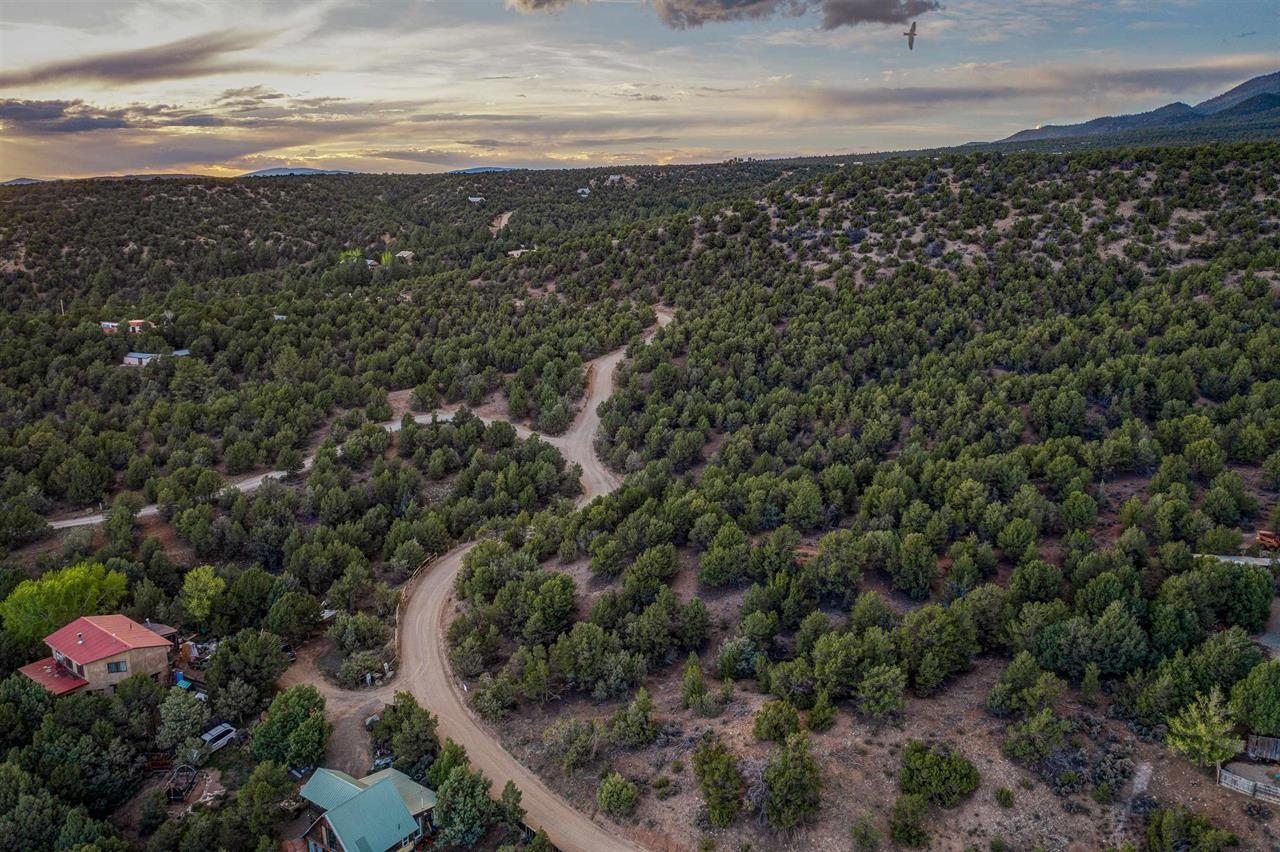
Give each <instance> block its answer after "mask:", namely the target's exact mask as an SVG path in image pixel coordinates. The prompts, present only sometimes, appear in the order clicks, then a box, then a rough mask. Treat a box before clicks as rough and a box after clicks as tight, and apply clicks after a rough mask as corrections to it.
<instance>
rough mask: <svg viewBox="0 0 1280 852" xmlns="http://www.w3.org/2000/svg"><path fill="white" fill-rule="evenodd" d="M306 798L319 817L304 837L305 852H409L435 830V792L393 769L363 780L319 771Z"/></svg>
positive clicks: (309, 783) (307, 787)
mask: <svg viewBox="0 0 1280 852" xmlns="http://www.w3.org/2000/svg"><path fill="white" fill-rule="evenodd" d="M302 797H303V798H304V799H306V800H307V801H308V802H310V803H311V804H312V805H313V806H314V807H315V808H316V809H317V810H318V811H319V812H320V815H319V816H318V817H317V818H316V820H315V822H313V823H312V824H311V827H310V828H308V829H307V831H306V833H305V834H303V835H302V839H303V840H304V841H306V844H307V852H391V850H400V849H411V848H413V847H414V846H415V845H416V844H417V842H418V841H419V840H421V839H422V838H423V837H426V836H427V835H429V834H430V833H431V831H432V826H431V810H432V809H433V808H434V807H435V806H436V794H435V792H434V791H432V790H430V789H429V788H427V787H424V786H422V785H421V784H419V783H417V782H416V781H414V780H413V779H412V778H410V777H409V776H408V775H405V774H404V773H403V772H398V771H396V770H395V769H384V770H382V771H381V772H375V773H373V774H372V775H366V776H365V777H363V778H352V777H351V776H350V775H348V774H347V773H345V772H339V771H338V770H336V769H317V770H316V772H315V774H314V775H312V776H311V778H310V780H308V781H307V783H306V784H305V785H303V787H302Z"/></svg>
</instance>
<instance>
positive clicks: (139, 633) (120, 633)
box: [44, 615, 170, 666]
mask: <svg viewBox="0 0 1280 852" xmlns="http://www.w3.org/2000/svg"><path fill="white" fill-rule="evenodd" d="M44 641H45V644H46V645H48V646H49V647H50V648H52V649H53V650H55V651H57V652H58V653H60V654H62V655H63V656H64V657H70V658H71V659H72V660H74V661H75V662H77V663H79V664H80V665H82V666H83V665H87V664H88V663H92V662H96V661H97V660H101V659H104V658H106V657H114V656H115V655H116V654H120V653H123V652H124V651H128V650H131V649H133V648H161V647H165V646H167V645H169V644H170V643H169V640H167V639H165V638H164V637H163V636H157V635H156V634H155V633H153V632H152V631H150V630H148V629H147V628H145V627H143V626H142V625H141V624H139V623H138V622H136V621H134V620H133V619H131V618H129V617H127V616H124V615H86V616H84V617H83V618H77V619H76V620H75V621H73V622H71V623H70V624H68V625H67V626H66V627H64V628H62V629H61V630H55V631H54V632H53V633H50V634H49V635H48V636H46V637H45V639H44Z"/></svg>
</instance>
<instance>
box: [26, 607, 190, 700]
mask: <svg viewBox="0 0 1280 852" xmlns="http://www.w3.org/2000/svg"><path fill="white" fill-rule="evenodd" d="M156 627H160V628H164V625H156ZM169 629H172V628H169ZM44 643H45V644H46V645H48V646H49V649H50V650H52V651H53V656H50V657H45V658H44V659H43V660H37V661H36V662H34V663H31V664H30V665H26V666H23V667H22V668H21V669H19V670H18V671H20V672H22V673H23V674H24V675H26V676H27V677H29V678H31V679H32V680H34V681H35V682H36V683H38V684H40V685H41V686H43V687H44V688H45V689H47V690H49V691H50V692H52V693H53V694H54V695H64V694H66V693H68V692H73V691H75V690H77V689H89V690H99V689H110V690H111V691H113V692H114V691H115V687H116V684H118V683H119V682H120V681H122V680H124V679H125V678H128V677H131V676H133V675H136V674H145V675H149V676H150V677H151V679H152V680H157V681H158V680H160V679H161V678H162V677H167V675H168V674H169V650H170V649H171V648H172V647H173V641H172V639H169V638H166V637H164V636H162V635H160V633H159V632H157V631H156V630H153V629H151V628H150V627H149V626H147V625H142V624H139V623H138V622H136V621H134V620H133V619H131V618H128V617H127V616H123V615H86V616H84V617H82V618H77V619H76V620H75V621H73V622H71V623H70V624H68V625H67V626H66V627H63V628H62V629H60V630H55V631H54V632H53V633H50V634H49V635H48V636H46V637H45V638H44Z"/></svg>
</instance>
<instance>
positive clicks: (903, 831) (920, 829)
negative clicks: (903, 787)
mask: <svg viewBox="0 0 1280 852" xmlns="http://www.w3.org/2000/svg"><path fill="white" fill-rule="evenodd" d="M928 809H929V801H928V800H927V799H926V798H925V797H924V796H920V795H914V794H903V795H901V796H899V797H898V801H896V802H894V803H893V812H892V813H890V814H889V836H890V837H892V838H893V842H894V843H897V844H898V845H900V846H908V847H911V848H916V849H918V848H920V847H922V846H925V845H927V844H928V842H929V833H928V832H927V831H925V830H924V826H923V825H922V824H921V823H923V822H924V815H925V812H926V811H927V810H928Z"/></svg>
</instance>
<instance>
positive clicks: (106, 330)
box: [98, 322, 120, 334]
mask: <svg viewBox="0 0 1280 852" xmlns="http://www.w3.org/2000/svg"><path fill="white" fill-rule="evenodd" d="M98 325H99V326H101V327H102V333H103V334H119V333H120V323H118V322H100V323H98Z"/></svg>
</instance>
